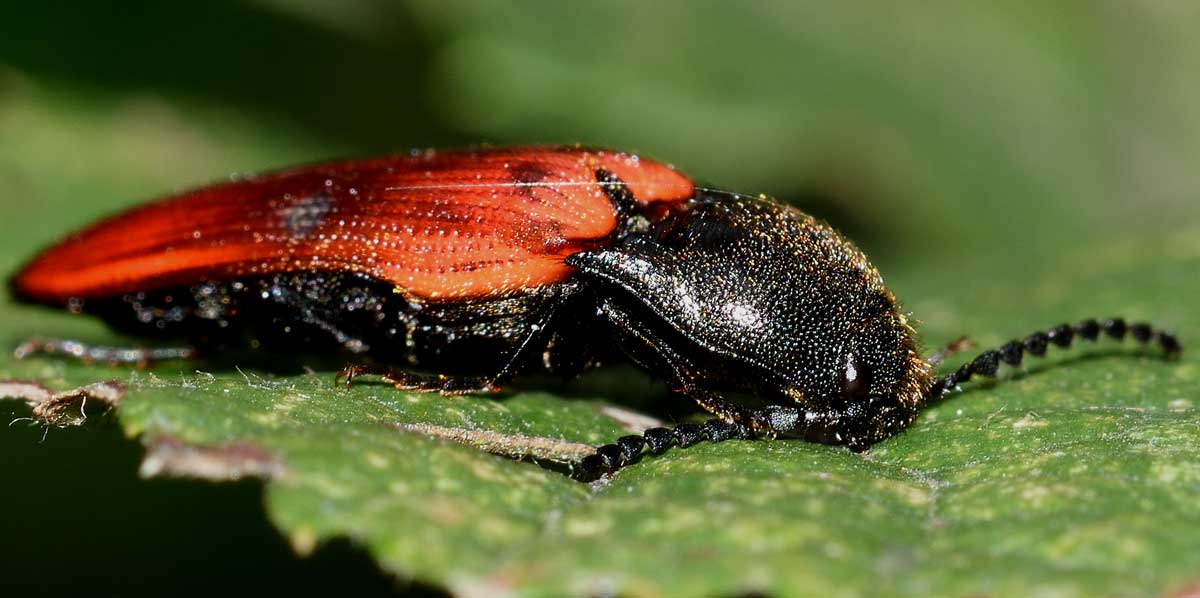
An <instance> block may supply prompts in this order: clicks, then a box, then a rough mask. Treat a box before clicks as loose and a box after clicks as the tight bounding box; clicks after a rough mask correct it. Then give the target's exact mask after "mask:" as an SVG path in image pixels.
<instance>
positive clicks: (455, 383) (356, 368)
mask: <svg viewBox="0 0 1200 598" xmlns="http://www.w3.org/2000/svg"><path fill="white" fill-rule="evenodd" d="M363 375H368V376H380V377H382V378H383V379H384V381H386V382H388V383H389V384H391V385H392V386H395V387H396V388H398V389H400V390H419V391H423V392H437V393H440V394H443V395H462V394H470V393H486V392H496V391H498V390H500V387H499V386H497V385H496V381H495V379H494V378H486V377H467V376H446V375H442V374H414V373H412V372H406V371H403V370H394V369H392V368H389V367H387V366H383V365H376V364H359V365H348V366H346V367H345V368H342V371H340V372H338V375H337V377H336V378H335V380H341V379H343V378H345V379H346V386H347V387H349V386H350V385H351V384H352V383H353V382H354V379H355V378H357V377H359V376H363Z"/></svg>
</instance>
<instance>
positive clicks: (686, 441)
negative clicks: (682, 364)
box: [575, 418, 755, 482]
mask: <svg viewBox="0 0 1200 598" xmlns="http://www.w3.org/2000/svg"><path fill="white" fill-rule="evenodd" d="M754 437H755V434H754V433H753V432H752V431H751V429H750V426H747V425H746V424H743V423H738V422H730V421H726V420H723V419H715V418H714V419H710V420H708V421H706V422H704V423H702V424H692V423H686V424H679V425H677V426H675V427H673V428H650V429H648V430H646V431H644V432H642V433H641V434H631V435H629V436H622V437H620V438H618V439H617V441H616V442H614V443H612V444H606V445H603V446H599V447H597V448H596V452H595V453H593V454H591V455H588V456H587V457H584V458H583V459H582V460H581V461H580V462H579V466H578V468H576V470H575V477H576V478H577V479H579V480H581V481H585V482H591V481H594V480H597V479H599V478H601V477H604V476H608V475H612V474H614V473H616V472H617V471H618V470H620V469H621V468H623V467H625V466H626V465H630V464H633V463H636V462H637V461H639V460H640V459H641V458H642V456H643V455H644V454H645V453H646V452H649V453H650V454H652V455H657V454H659V453H662V452H663V451H666V450H667V449H669V448H671V447H675V446H677V447H680V448H686V447H689V446H692V445H693V444H696V443H698V442H702V441H705V440H707V441H709V442H722V441H725V440H732V439H750V438H754Z"/></svg>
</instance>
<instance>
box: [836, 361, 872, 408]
mask: <svg viewBox="0 0 1200 598" xmlns="http://www.w3.org/2000/svg"><path fill="white" fill-rule="evenodd" d="M870 387H871V372H869V371H868V370H867V368H865V367H863V364H862V362H861V361H859V359H858V357H857V356H856V355H854V354H853V353H847V354H846V367H845V368H844V369H843V370H842V396H844V397H846V398H856V397H861V396H863V395H865V394H867V390H868V389H869V388H870Z"/></svg>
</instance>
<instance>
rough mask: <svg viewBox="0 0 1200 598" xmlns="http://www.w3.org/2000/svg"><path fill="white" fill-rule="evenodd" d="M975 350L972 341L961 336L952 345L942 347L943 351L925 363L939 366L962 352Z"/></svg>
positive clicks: (951, 342)
mask: <svg viewBox="0 0 1200 598" xmlns="http://www.w3.org/2000/svg"><path fill="white" fill-rule="evenodd" d="M974 348H975V343H974V342H973V341H972V340H971V339H969V338H967V337H966V336H960V337H958V338H956V339H954V340H952V341H950V343H949V344H948V345H946V346H945V347H942V350H941V351H938V352H937V353H934V354H933V355H930V356H929V359H926V360H925V361H928V362H929V365H937V364H939V363H941V362H943V361H946V360H947V359H949V358H951V357H953V356H955V355H956V354H958V353H960V352H962V351H966V350H967V349H974Z"/></svg>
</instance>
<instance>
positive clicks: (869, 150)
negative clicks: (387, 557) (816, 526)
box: [0, 0, 1200, 593]
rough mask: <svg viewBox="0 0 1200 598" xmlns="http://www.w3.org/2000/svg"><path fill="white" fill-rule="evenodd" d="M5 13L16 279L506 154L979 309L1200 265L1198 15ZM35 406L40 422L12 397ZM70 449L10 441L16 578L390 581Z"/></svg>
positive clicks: (601, 6) (326, 5) (2, 200)
mask: <svg viewBox="0 0 1200 598" xmlns="http://www.w3.org/2000/svg"><path fill="white" fill-rule="evenodd" d="M5 12H6V16H5V19H4V21H3V24H2V25H0V189H3V191H2V192H0V223H3V224H2V226H3V229H2V230H3V235H2V239H0V272H5V273H7V272H11V271H12V270H13V269H15V268H16V267H17V266H19V264H20V263H21V261H22V260H24V259H25V258H27V257H28V256H29V255H31V254H32V253H33V252H34V251H36V249H37V248H38V247H40V246H42V245H44V244H46V243H49V242H51V241H52V240H53V239H54V238H56V237H57V236H58V235H61V234H62V233H64V232H66V231H69V230H71V229H72V228H74V227H76V226H78V225H80V224H83V223H85V222H87V221H90V220H92V219H94V218H95V217H97V216H99V215H102V214H105V213H110V212H112V211H113V210H114V209H116V208H118V207H120V206H124V205H129V204H132V203H136V202H138V201H142V200H144V199H147V198H149V197H153V196H156V195H159V194H163V193H167V192H171V191H177V190H180V189H183V188H187V187H190V186H193V185H197V184H202V183H205V182H209V181H212V180H218V179H221V178H223V177H226V176H228V175H230V174H231V173H235V172H243V171H254V170H261V169H268V168H275V167H281V166H285V165H289V164H293V163H297V162H305V161H314V160H321V159H326V158H332V157H347V156H360V155H371V154H381V153H389V152H397V151H404V150H407V149H409V148H411V147H427V146H434V147H445V146H463V145H471V144H478V143H491V144H515V143H575V142H580V143H585V144H589V145H599V146H611V147H615V148H620V149H628V150H634V151H638V152H642V153H644V154H645V155H648V156H652V157H655V158H659V159H661V160H664V161H668V162H671V163H673V164H675V165H676V166H678V167H679V168H681V169H682V170H684V171H685V172H688V173H690V174H692V175H693V176H694V177H695V178H697V179H698V180H701V181H703V182H705V183H708V184H712V185H715V186H720V187H725V188H730V189H734V190H738V191H743V192H747V193H759V192H764V193H768V194H771V195H774V196H777V197H779V198H781V199H784V200H787V201H792V202H794V203H797V204H798V205H800V206H801V207H803V208H804V209H806V210H808V211H810V212H812V213H814V214H817V215H818V216H821V217H824V218H826V219H829V220H830V221H832V222H833V223H834V224H835V225H836V226H838V227H839V228H841V229H843V230H845V231H847V232H848V233H849V234H850V235H851V236H852V237H853V238H854V239H855V240H857V241H858V242H859V243H860V244H861V245H863V246H864V247H865V248H866V249H867V251H868V253H869V254H871V255H872V256H873V258H874V259H875V261H876V263H877V265H878V266H879V267H880V268H881V269H882V270H883V272H884V273H885V275H886V276H888V277H889V280H890V281H891V282H892V283H893V285H894V287H895V288H894V290H895V291H896V292H897V294H898V295H899V296H900V297H901V299H903V298H904V297H905V296H906V293H912V294H914V295H918V296H923V297H929V296H933V295H939V294H940V295H939V296H940V298H941V299H942V300H943V301H944V302H945V303H946V304H951V305H953V304H955V303H956V297H961V296H963V295H961V294H960V293H961V291H960V289H962V288H970V287H973V286H976V285H981V284H987V283H988V281H991V280H1012V279H1027V280H1040V279H1045V278H1048V277H1053V276H1054V275H1055V274H1056V273H1055V272H1054V271H1053V268H1054V263H1055V260H1054V259H1053V256H1055V255H1075V254H1077V253H1079V252H1080V251H1096V248H1097V247H1111V248H1112V252H1114V253H1119V252H1120V251H1121V249H1120V248H1121V247H1124V246H1125V244H1126V242H1129V241H1131V240H1135V239H1141V238H1146V237H1150V236H1153V237H1162V238H1178V239H1180V240H1181V242H1183V243H1190V244H1191V246H1195V243H1197V240H1196V239H1195V238H1194V235H1193V231H1195V230H1196V226H1197V224H1198V223H1200V168H1197V167H1196V157H1197V156H1200V77H1197V76H1196V73H1200V36H1197V35H1195V32H1196V31H1197V25H1200V19H1198V18H1197V17H1200V5H1195V4H1189V3H1183V2H1177V3H1170V2H1157V3H1140V4H1134V3H1126V2H1058V3H1046V2H1004V3H990V4H986V5H973V6H970V7H967V6H966V5H963V4H961V3H955V2H924V3H918V4H905V5H903V6H901V5H899V4H894V5H889V4H885V3H879V4H868V3H861V4H860V3H836V4H835V3H824V2H787V1H779V2H753V3H732V2H588V3H565V2H523V3H503V2H445V1H437V0H429V1H413V2H404V3H393V2H384V1H376V0H351V1H344V2H317V1H299V2H290V1H287V0H257V1H254V0H247V1H244V2H232V1H215V2H206V3H188V4H181V3H151V2H127V3H121V4H113V5H108V4H104V3H78V4H69V5H61V6H58V5H55V3H41V4H37V3H27V4H25V5H22V6H12V7H9V8H8V10H6V11H5ZM1081 248H1086V249H1081ZM1109 257H1110V258H1112V256H1109ZM1112 259H1119V256H1118V258H1112ZM930 273H937V274H930ZM1182 300H1183V301H1186V302H1189V303H1194V301H1193V300H1192V299H1191V298H1183V299H1182ZM935 307H936V305H935ZM918 316H919V317H923V318H925V319H927V320H928V319H933V318H935V317H936V314H929V313H925V314H918ZM1013 332H1021V331H1013ZM8 414H11V417H9V419H12V418H16V417H22V416H23V415H27V410H24V411H23V410H22V409H21V408H20V407H19V406H16V405H14V404H12V403H3V404H0V415H8ZM0 423H2V422H0ZM43 433H44V431H43V430H41V429H40V428H33V427H25V426H21V425H13V426H9V427H7V428H0V454H2V455H3V457H2V458H3V462H4V463H5V473H4V479H5V481H4V484H3V486H2V488H3V489H2V490H0V513H2V514H3V515H0V542H2V544H0V579H3V580H6V581H0V584H4V583H10V584H17V585H19V586H20V585H21V584H26V585H23V586H21V587H25V588H41V589H43V590H65V591H71V590H78V589H81V588H85V587H86V588H88V589H89V590H91V591H97V592H99V593H105V592H118V591H126V590H129V589H140V590H144V589H145V588H147V587H154V585H155V584H157V583H161V584H162V586H161V587H162V588H164V589H165V590H168V591H171V592H172V593H174V591H175V590H177V589H180V590H191V591H194V592H196V593H200V592H208V591H211V590H213V589H214V588H219V587H224V586H227V585H228V584H234V583H236V584H240V585H239V587H241V588H245V589H248V590H251V589H255V588H263V589H266V588H270V589H271V590H272V591H321V590H329V589H353V590H357V591H358V592H359V593H368V592H383V591H387V590H388V588H389V587H390V582H389V581H388V580H386V579H385V578H384V577H383V576H382V575H381V574H380V573H379V572H378V571H377V569H376V568H375V567H374V565H373V564H372V563H371V561H370V559H369V558H368V557H367V556H365V555H364V554H362V553H361V552H360V551H358V550H357V549H355V548H353V547H351V546H349V545H348V544H334V545H332V546H329V547H326V548H324V549H322V550H321V551H319V552H318V553H317V554H316V555H315V556H313V557H311V558H309V559H299V558H296V557H294V556H292V555H291V553H290V551H289V549H288V547H287V544H286V543H285V542H284V541H283V540H282V538H281V537H279V536H278V534H277V533H276V532H275V531H274V530H273V529H272V528H271V527H270V526H269V525H268V524H267V522H266V521H265V519H264V516H263V514H262V507H261V505H260V504H259V501H258V496H259V494H260V493H261V488H260V487H259V486H258V485H257V484H254V483H243V484H237V485H231V486H213V485H208V484H202V483H190V482H177V481H150V482H142V481H138V480H137V479H136V477H135V475H134V471H135V470H136V461H137V456H138V454H139V450H140V449H139V448H138V447H137V445H136V444H135V443H133V442H128V441H122V442H117V441H116V440H115V439H116V438H117V437H119V432H118V431H116V429H115V428H112V427H111V426H110V427H103V426H101V427H98V428H97V429H89V430H87V431H83V432H60V431H54V430H52V431H50V432H49V434H48V435H46V437H45V439H44V440H43V439H42V436H43ZM184 514H186V516H184ZM131 521H135V522H136V523H137V525H136V526H134V527H133V528H130V527H129V522H131ZM114 560H125V561H133V560H139V561H146V562H149V563H151V566H150V567H147V568H146V569H145V571H146V572H145V573H144V575H145V577H144V578H142V579H138V580H130V579H128V578H127V576H128V575H129V573H128V571H114V570H112V569H110V568H108V567H106V566H105V565H106V564H108V563H111V562H113V561H114ZM281 579H285V580H289V581H288V582H287V583H288V584H292V585H287V586H284V587H281V586H280V585H279V584H280V583H281V582H280V580H281ZM156 580H157V581H156ZM181 580H191V581H187V582H186V583H184V585H185V586H186V587H182V588H181V587H179V584H181ZM416 589H417V590H421V591H425V589H424V588H416ZM430 591H432V590H430Z"/></svg>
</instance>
